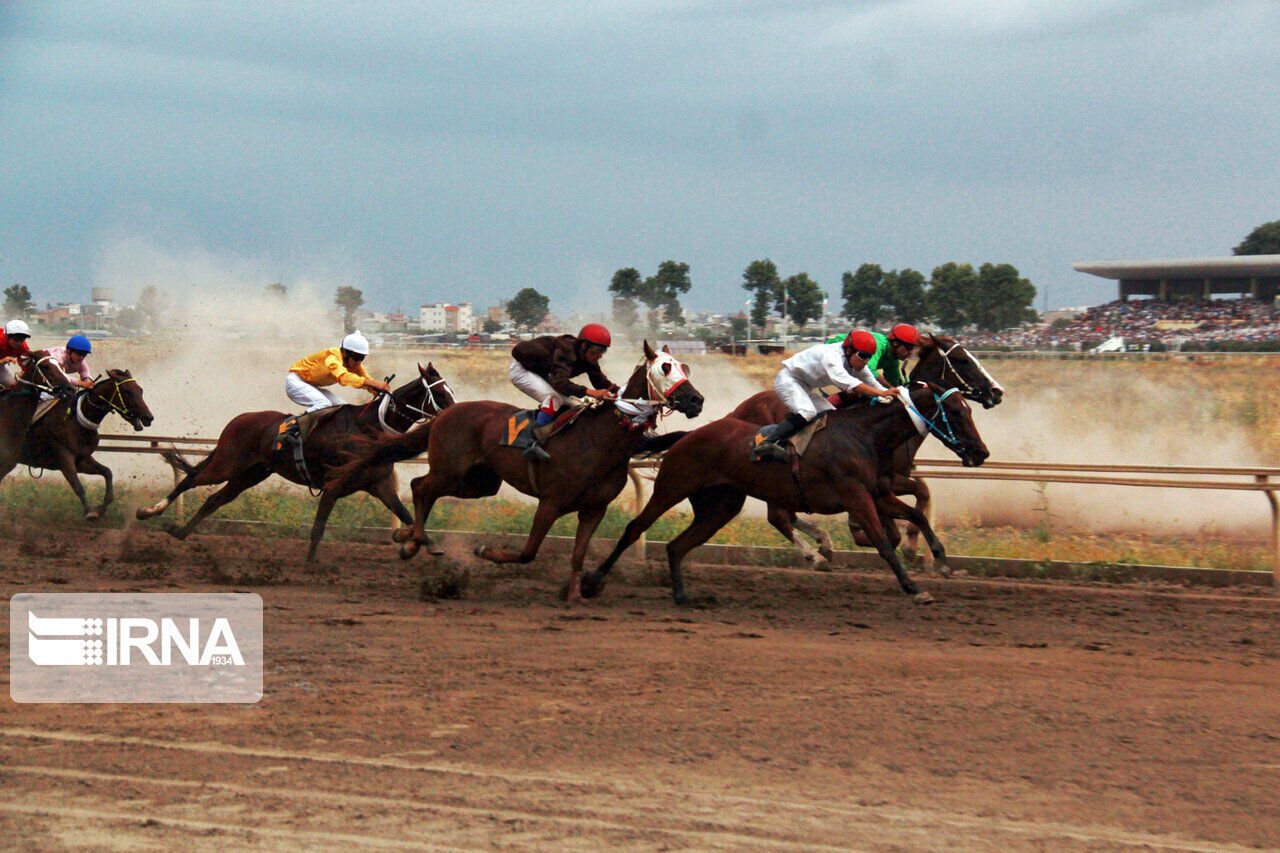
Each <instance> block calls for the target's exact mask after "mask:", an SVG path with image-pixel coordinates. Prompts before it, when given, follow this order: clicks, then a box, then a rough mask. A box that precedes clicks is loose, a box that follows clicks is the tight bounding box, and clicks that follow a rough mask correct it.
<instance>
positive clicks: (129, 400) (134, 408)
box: [93, 369, 155, 432]
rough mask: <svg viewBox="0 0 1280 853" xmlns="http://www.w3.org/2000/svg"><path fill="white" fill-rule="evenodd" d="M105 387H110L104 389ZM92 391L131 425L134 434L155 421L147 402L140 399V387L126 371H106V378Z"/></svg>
mask: <svg viewBox="0 0 1280 853" xmlns="http://www.w3.org/2000/svg"><path fill="white" fill-rule="evenodd" d="M107 385H110V386H112V387H110V388H107V387H105V386H107ZM93 390H94V392H95V393H97V394H98V395H99V396H100V397H102V398H104V399H105V400H106V401H107V402H108V403H110V404H111V408H112V409H114V410H115V412H116V414H118V415H119V416H120V417H122V418H124V419H125V420H126V421H128V422H129V423H130V424H132V425H133V429H134V431H135V432H141V431H142V429H143V428H144V427H149V426H151V422H152V421H153V420H155V418H154V417H152V415H151V409H149V408H148V407H147V401H146V400H144V399H142V386H141V385H139V384H138V380H136V379H134V378H133V374H132V373H130V372H129V371H127V370H114V369H113V370H108V371H107V378H106V379H105V380H103V381H102V382H99V383H98V384H97V386H95V387H94V389H93Z"/></svg>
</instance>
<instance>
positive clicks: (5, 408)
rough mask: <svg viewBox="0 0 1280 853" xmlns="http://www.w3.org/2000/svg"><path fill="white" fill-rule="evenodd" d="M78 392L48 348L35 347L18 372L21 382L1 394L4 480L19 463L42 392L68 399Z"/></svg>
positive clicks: (1, 471) (0, 439)
mask: <svg viewBox="0 0 1280 853" xmlns="http://www.w3.org/2000/svg"><path fill="white" fill-rule="evenodd" d="M74 391H75V386H74V385H72V384H71V380H70V379H68V378H67V375H66V374H65V373H63V371H62V368H61V367H59V366H58V363H57V362H56V361H54V360H53V358H52V357H51V356H50V355H49V353H48V351H47V350H34V351H33V352H32V353H31V355H30V356H29V357H28V358H27V359H26V365H25V366H23V368H22V372H21V373H19V374H18V382H17V384H16V385H15V386H14V387H13V388H12V389H10V390H8V391H5V392H4V393H3V394H0V480H3V479H4V478H5V477H7V476H9V472H10V471H12V470H13V466H15V465H17V464H18V456H19V454H20V452H21V450H22V443H23V441H25V440H26V437H27V430H29V429H30V428H31V419H32V418H33V417H35V414H36V407H37V406H39V404H40V394H41V393H42V392H43V393H46V394H52V395H54V396H55V397H60V398H62V399H67V398H68V397H69V396H70V395H71V394H72V393H74Z"/></svg>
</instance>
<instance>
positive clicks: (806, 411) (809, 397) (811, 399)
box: [773, 367, 836, 421]
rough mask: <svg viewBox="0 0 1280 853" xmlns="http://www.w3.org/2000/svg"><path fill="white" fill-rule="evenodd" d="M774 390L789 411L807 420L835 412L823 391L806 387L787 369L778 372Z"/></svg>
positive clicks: (774, 381)
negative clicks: (820, 414) (819, 414)
mask: <svg viewBox="0 0 1280 853" xmlns="http://www.w3.org/2000/svg"><path fill="white" fill-rule="evenodd" d="M773 390H774V391H777V392H778V396H779V397H780V398H781V399H782V403H783V405H785V406H786V407H787V411H789V412H795V413H796V414H797V415H803V416H804V418H805V420H810V421H811V420H813V419H814V418H816V417H817V416H818V413H819V412H831V411H835V408H836V407H835V406H833V405H831V404H830V403H828V402H827V398H826V395H824V394H823V393H822V392H821V391H818V390H816V389H813V388H810V387H809V386H808V385H805V384H804V383H803V382H801V381H800V380H799V379H797V378H796V376H795V374H794V373H792V372H791V371H790V370H788V369H787V368H785V367H784V368H782V369H781V370H779V371H778V376H777V378H776V379H774V380H773Z"/></svg>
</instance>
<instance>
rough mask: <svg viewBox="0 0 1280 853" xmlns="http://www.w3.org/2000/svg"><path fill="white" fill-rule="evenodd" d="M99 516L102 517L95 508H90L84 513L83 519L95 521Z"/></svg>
mask: <svg viewBox="0 0 1280 853" xmlns="http://www.w3.org/2000/svg"><path fill="white" fill-rule="evenodd" d="M100 518H102V513H100V512H98V511H97V510H96V509H94V510H90V511H89V512H86V513H85V514H84V520H85V521H97V520H98V519H100Z"/></svg>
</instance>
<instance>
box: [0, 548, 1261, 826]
mask: <svg viewBox="0 0 1280 853" xmlns="http://www.w3.org/2000/svg"><path fill="white" fill-rule="evenodd" d="M2 532H3V534H4V535H3V537H2V538H0V558H2V560H3V565H4V566H5V567H6V569H5V581H4V583H3V588H4V590H5V593H6V597H8V596H10V595H13V594H14V593H17V592H52V591H66V592H71V591H76V592H85V591H103V592H106V591H148V592H181V591H217V592H223V591H227V590H252V591H254V592H257V593H259V594H260V595H261V596H262V598H263V601H264V620H265V631H266V675H265V696H264V698H263V699H262V701H261V702H260V703H258V704H256V705H252V706H239V705H19V704H15V703H13V702H12V701H10V700H9V699H8V690H7V687H6V690H5V697H6V698H5V707H4V714H3V717H2V718H0V750H2V751H3V763H2V764H0V768H2V769H0V785H2V786H3V791H4V794H3V796H2V797H0V845H3V846H5V847H15V848H27V849H33V850H42V851H44V850H59V849H103V850H141V849H193V850H215V849H217V850H224V849H228V848H240V847H254V848H266V849H296V848H301V847H306V848H319V849H339V848H341V849H350V848H353V847H355V848H361V849H364V848H367V849H383V848H390V849H402V848H408V849H428V850H444V849H449V850H454V849H462V850H474V849H495V848H496V849H511V850H602V849H623V850H761V851H773V850H955V851H1004V850H1055V851H1056V850H1067V851H1084V850H1129V849H1134V850H1175V851H1178V850H1194V851H1227V850H1238V849H1255V848H1277V847H1280V677H1278V676H1280V666H1278V664H1277V655H1278V654H1280V618H1278V617H1280V599H1278V598H1277V596H1276V595H1275V593H1273V592H1272V591H1270V590H1266V591H1244V590H1236V591H1212V592H1209V591H1202V590H1194V589H1182V588H1176V587H1172V586H1167V587H1165V586H1161V587H1156V586H1150V587H1145V586H1144V587H1106V586H1095V585H1073V584H1067V583H1030V582H1018V583H1009V582H998V581H988V580H982V581H979V580H945V581H944V580H940V579H937V578H933V577H925V578H922V579H921V580H922V581H923V583H924V586H925V588H927V589H929V590H931V591H932V592H933V594H934V595H935V596H936V597H937V599H938V603H937V604H935V605H933V606H932V607H917V606H914V605H912V604H911V603H910V601H909V600H908V599H907V598H906V597H905V596H903V595H902V594H901V593H900V592H899V591H898V590H897V588H896V584H895V583H894V582H893V579H892V577H891V576H890V574H889V573H888V572H887V571H885V572H883V573H855V572H851V571H836V572H833V573H830V574H815V573H806V572H802V571H788V570H767V571H766V570H758V569H750V568H741V569H728V570H726V569H723V568H720V569H710V568H699V567H697V566H691V567H690V569H689V571H688V573H687V581H688V583H689V586H690V591H691V593H694V594H703V595H707V594H710V595H711V596H714V600H713V601H711V602H710V603H706V604H704V605H702V606H700V607H696V608H690V609H683V610H682V609H677V608H675V607H674V606H673V605H672V604H671V602H670V599H669V597H668V592H667V590H666V589H665V588H663V587H661V586H659V585H658V584H657V583H656V581H655V578H656V577H658V576H659V573H658V572H655V571H654V570H652V569H648V568H645V567H634V566H633V567H626V566H624V567H623V571H622V574H621V576H618V577H615V578H614V580H613V582H612V584H611V585H610V586H609V587H608V589H607V590H606V591H605V594H604V597H603V598H602V599H601V600H599V601H598V602H595V603H592V604H589V605H586V606H581V607H575V608H572V609H569V608H566V607H564V606H563V605H561V604H559V603H557V602H556V601H555V597H554V592H555V587H556V585H557V584H558V582H559V580H560V579H561V573H562V571H563V565H562V562H561V561H560V560H558V559H554V558H548V559H545V560H542V561H539V562H538V563H535V564H533V565H532V566H529V567H510V568H506V567H495V566H490V565H487V564H485V565H480V564H476V563H472V562H468V563H467V565H468V567H469V568H470V577H471V580H470V585H469V588H468V589H467V590H466V593H465V597H464V598H462V599H460V600H444V601H437V602H425V601H422V600H420V599H419V597H418V589H419V579H420V578H419V572H420V571H421V570H422V569H423V568H424V567H425V566H427V565H429V562H428V560H429V558H427V557H426V556H425V555H423V556H421V557H419V558H418V559H417V560H415V561H413V562H401V561H400V560H399V559H397V558H396V556H395V554H394V551H393V550H392V549H391V547H390V546H374V545H363V544H342V543H338V542H332V541H330V542H326V543H325V545H324V549H323V552H322V560H323V565H322V567H321V570H320V571H318V572H314V573H304V572H302V570H301V569H300V568H299V567H298V566H299V561H300V557H301V555H302V553H303V550H304V547H305V543H303V542H301V541H297V540H257V539H249V538H232V537H217V536H197V537H196V539H194V540H193V541H191V542H187V543H177V542H174V541H172V540H169V539H167V538H166V537H163V536H161V535H159V534H156V533H153V532H149V531H148V532H142V531H140V530H135V531H133V532H131V533H128V534H125V533H122V532H120V531H92V530H83V529H80V528H77V527H75V526H74V525H73V526H71V527H70V532H69V533H68V532H63V531H60V532H59V533H58V534H57V535H56V536H52V535H50V534H48V533H45V532H42V531H22V530H12V529H8V530H5V531H2ZM445 559H447V558H445ZM277 560H278V561H279V564H278V565H277V563H276V562H274V561H277ZM435 565H437V566H438V565H440V563H439V562H437V563H436V564H435ZM455 565H457V564H455ZM5 613H6V616H7V613H8V608H5ZM2 636H3V637H4V638H5V639H4V642H5V643H6V654H7V644H8V631H7V630H6V631H5V632H4V633H3V635H2Z"/></svg>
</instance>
